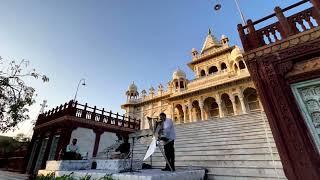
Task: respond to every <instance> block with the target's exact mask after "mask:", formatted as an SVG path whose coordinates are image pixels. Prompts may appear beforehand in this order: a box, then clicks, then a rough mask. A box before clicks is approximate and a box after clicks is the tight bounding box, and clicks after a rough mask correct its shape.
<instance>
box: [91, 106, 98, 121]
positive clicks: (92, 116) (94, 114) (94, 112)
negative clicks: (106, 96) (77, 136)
mask: <svg viewBox="0 0 320 180" xmlns="http://www.w3.org/2000/svg"><path fill="white" fill-rule="evenodd" d="M96 110H97V106H94V108H93V112H92V114H91V120H94V121H95V120H96Z"/></svg>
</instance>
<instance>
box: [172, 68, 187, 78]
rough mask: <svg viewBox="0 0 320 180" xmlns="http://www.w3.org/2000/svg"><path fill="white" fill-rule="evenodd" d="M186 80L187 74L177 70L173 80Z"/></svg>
mask: <svg viewBox="0 0 320 180" xmlns="http://www.w3.org/2000/svg"><path fill="white" fill-rule="evenodd" d="M181 78H182V79H186V73H184V72H183V71H182V70H181V69H179V68H178V69H177V70H175V71H174V72H173V74H172V79H181Z"/></svg>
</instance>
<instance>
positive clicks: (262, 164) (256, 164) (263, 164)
mask: <svg viewBox="0 0 320 180" xmlns="http://www.w3.org/2000/svg"><path fill="white" fill-rule="evenodd" d="M146 163H148V164H150V161H149V162H146ZM152 165H153V166H163V165H165V162H163V161H157V160H156V159H152ZM175 165H176V166H177V167H187V166H192V167H193V166H195V167H206V168H208V167H229V168H231V167H233V168H237V167H247V168H270V167H276V168H278V169H279V168H280V169H282V164H281V161H270V160H269V161H247V160H244V161H235V160H230V161H176V162H175Z"/></svg>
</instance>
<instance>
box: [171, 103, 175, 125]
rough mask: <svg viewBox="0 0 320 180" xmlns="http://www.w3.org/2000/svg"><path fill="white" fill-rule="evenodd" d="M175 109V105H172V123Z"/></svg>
mask: <svg viewBox="0 0 320 180" xmlns="http://www.w3.org/2000/svg"><path fill="white" fill-rule="evenodd" d="M174 109H175V107H174V104H172V105H171V119H172V121H174Z"/></svg>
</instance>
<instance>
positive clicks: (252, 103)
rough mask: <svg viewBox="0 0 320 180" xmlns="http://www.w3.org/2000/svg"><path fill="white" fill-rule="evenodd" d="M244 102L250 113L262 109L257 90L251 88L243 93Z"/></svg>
mask: <svg viewBox="0 0 320 180" xmlns="http://www.w3.org/2000/svg"><path fill="white" fill-rule="evenodd" d="M243 97H244V102H245V105H246V109H247V110H248V111H253V110H257V109H260V105H259V99H258V94H257V90H256V89H254V88H251V87H248V88H246V89H245V90H244V91H243Z"/></svg>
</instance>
